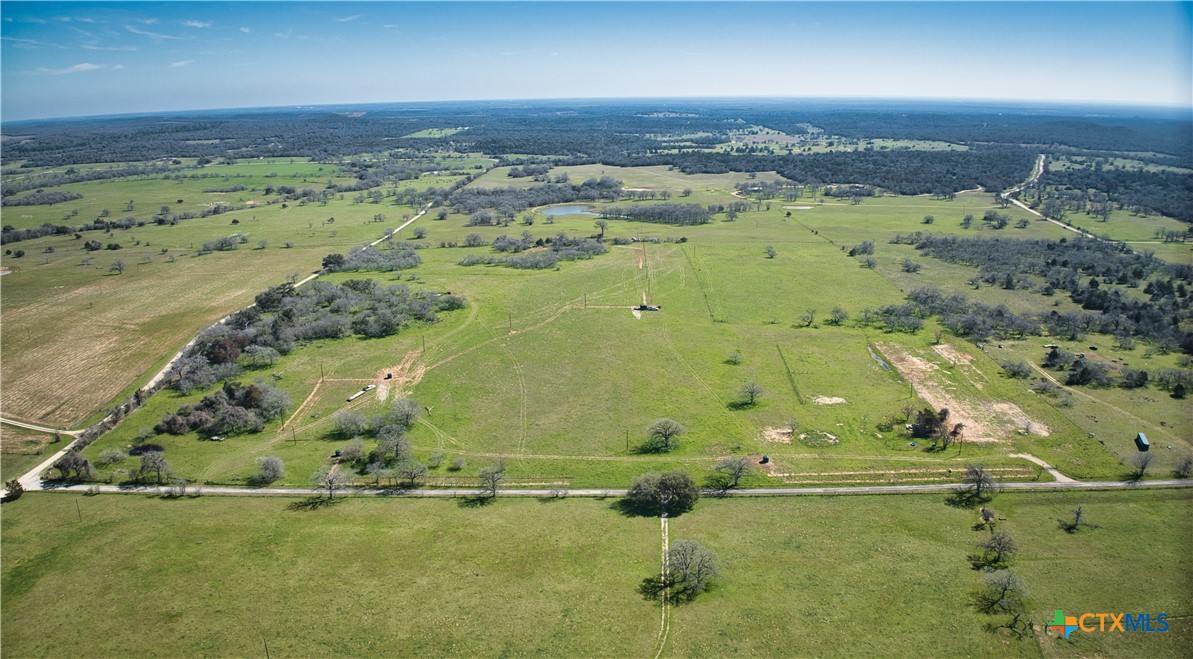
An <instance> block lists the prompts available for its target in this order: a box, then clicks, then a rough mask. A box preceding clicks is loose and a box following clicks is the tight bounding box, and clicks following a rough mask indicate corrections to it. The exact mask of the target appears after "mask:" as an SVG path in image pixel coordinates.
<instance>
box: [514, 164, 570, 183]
mask: <svg viewBox="0 0 1193 659" xmlns="http://www.w3.org/2000/svg"><path fill="white" fill-rule="evenodd" d="M550 171H551V165H548V164H531V165H523V166H521V167H510V169H509V172H507V173H506V176H509V177H510V178H523V177H525V176H533V177H535V178H536V180H537V179H538V177H542V176H546V175H547V173H548V172H550ZM561 182H562V181H561Z"/></svg>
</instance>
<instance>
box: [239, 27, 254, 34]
mask: <svg viewBox="0 0 1193 659" xmlns="http://www.w3.org/2000/svg"><path fill="white" fill-rule="evenodd" d="M240 31H241V32H244V33H245V34H248V33H249V32H252V31H253V28H251V27H242V28H240Z"/></svg>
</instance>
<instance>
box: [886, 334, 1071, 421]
mask: <svg viewBox="0 0 1193 659" xmlns="http://www.w3.org/2000/svg"><path fill="white" fill-rule="evenodd" d="M938 347H939V346H938ZM878 349H879V350H881V351H882V354H883V355H885V356H886V359H887V361H889V362H890V363H891V365H892V366H894V367H895V368H896V369H898V371H899V373H900V374H901V375H903V377H905V378H907V381H908V382H910V383H911V385H912V387H914V388H915V392H916V393H917V394H918V395H919V396H920V398H923V399H924V401H925V402H926V403H928V404H929V405H931V406H932V407H935V408H937V409H940V408H944V407H947V408H949V420H950V421H951V422H953V423H963V424H965V441H967V442H997V441H1001V440H1004V439H1007V438H1009V437H1010V436H1011V435H1012V434H1014V433H1022V432H1027V433H1029V434H1033V435H1039V436H1041V437H1047V436H1048V435H1049V433H1050V432H1051V431H1050V429H1049V428H1048V426H1046V425H1044V424H1043V423H1040V422H1038V421H1035V420H1033V419H1031V418H1030V417H1028V416H1027V413H1026V412H1024V411H1023V410H1022V409H1021V408H1020V407H1019V406H1018V405H1015V404H1014V403H1010V402H1007V401H989V400H985V401H973V400H962V399H960V398H958V397H957V396H955V395H954V393H953V392H951V391H950V390H949V389H948V388H947V387H946V386H945V383H944V381H943V380H944V378H943V374H942V373H941V371H940V368H939V367H938V366H936V364H933V363H932V362H930V361H928V360H926V359H924V358H922V357H917V356H915V355H912V354H911V353H910V352H908V351H907V349H906V348H904V347H903V346H901V345H898V344H895V343H882V344H879V345H878ZM938 352H939V351H938ZM954 352H956V351H955V349H954ZM942 356H945V355H943V353H942ZM945 358H946V359H948V357H947V356H945ZM971 359H972V358H971ZM950 361H951V360H950Z"/></svg>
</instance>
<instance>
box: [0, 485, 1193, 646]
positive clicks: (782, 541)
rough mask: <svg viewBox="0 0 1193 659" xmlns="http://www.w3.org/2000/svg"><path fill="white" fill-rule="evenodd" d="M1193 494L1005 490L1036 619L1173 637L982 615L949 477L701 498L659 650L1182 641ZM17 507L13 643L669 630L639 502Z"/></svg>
mask: <svg viewBox="0 0 1193 659" xmlns="http://www.w3.org/2000/svg"><path fill="white" fill-rule="evenodd" d="M1191 496H1193V495H1191V494H1190V493H1188V492H1185V491H1121V492H1088V493H1004V494H1002V495H999V496H998V497H996V498H995V500H994V501H993V503H992V504H991V507H992V508H993V509H994V510H996V511H997V513H998V514H999V516H1001V517H1005V518H1007V519H1006V520H1005V521H1002V522H1000V523H999V527H998V528H999V529H1000V530H1004V531H1006V532H1007V533H1009V534H1010V535H1011V536H1012V537H1013V538H1014V539H1015V541H1016V543H1017V545H1018V546H1019V553H1018V554H1017V555H1016V556H1014V557H1013V558H1012V559H1011V560H1010V563H1009V567H1010V569H1011V570H1012V571H1013V572H1015V573H1016V574H1017V575H1019V577H1020V578H1021V579H1022V581H1023V582H1024V584H1025V586H1026V588H1027V591H1028V596H1029V598H1028V612H1029V613H1028V618H1029V620H1030V621H1031V622H1033V623H1035V624H1036V626H1037V628H1042V626H1043V625H1044V624H1045V623H1047V622H1048V621H1050V620H1051V618H1052V612H1053V611H1054V610H1055V609H1063V610H1064V611H1065V613H1066V614H1070V615H1072V614H1080V613H1083V612H1115V613H1119V612H1127V613H1132V614H1134V613H1151V614H1153V615H1154V614H1158V613H1168V614H1169V616H1170V618H1169V624H1170V628H1169V631H1167V632H1165V633H1152V634H1146V633H1126V634H1121V633H1114V634H1091V633H1074V634H1073V635H1072V637H1071V638H1070V639H1069V640H1068V641H1065V640H1063V639H1058V638H1056V637H1054V636H1045V635H1043V633H1042V632H1037V633H1036V634H1035V635H1033V636H1029V637H1028V638H1026V639H1023V640H1017V639H1014V638H1012V637H1010V636H1009V635H1007V634H1006V633H1005V631H999V630H993V631H992V630H988V629H987V628H986V625H987V624H988V623H995V624H997V623H1000V622H1003V619H1002V618H999V617H996V616H987V615H985V614H981V613H979V612H977V611H976V610H975V609H974V608H973V606H972V604H971V601H972V600H971V597H972V593H973V592H974V591H975V589H976V588H977V585H978V583H979V581H980V578H981V573H980V572H977V571H974V570H973V569H971V567H970V562H969V560H968V556H969V555H970V554H971V553H972V552H973V551H974V550H975V547H974V543H976V542H978V541H979V540H981V539H982V538H983V537H985V536H986V535H987V533H988V532H987V531H979V530H975V529H973V528H972V527H973V524H974V523H975V522H976V519H977V514H976V512H975V511H974V510H969V509H960V508H953V507H949V506H947V505H945V503H944V502H943V497H941V496H940V495H902V496H894V497H891V496H887V497H877V496H850V497H823V498H821V497H799V498H782V499H781V498H774V499H766V498H756V499H740V498H730V499H723V500H717V499H705V500H703V501H701V502H700V503H699V504H698V505H697V507H696V508H695V510H693V511H691V512H689V513H685V514H683V515H680V516H677V517H673V518H672V519H671V520H670V533H669V536H670V540H671V542H672V544H674V543H675V542H676V541H677V540H681V539H689V540H696V541H698V542H700V543H702V544H704V545H705V546H707V547H709V548H710V549H712V550H713V551H714V552H716V554H717V555H718V558H719V566H720V571H721V573H722V577H721V579H720V581H719V582H718V584H717V586H716V587H715V588H714V589H713V590H712V591H711V592H709V593H706V594H704V595H701V596H700V597H699V598H698V599H696V600H695V601H693V602H689V603H683V604H680V605H678V606H674V607H672V608H671V609H670V628H669V632H668V634H667V642H666V646H665V647H664V649H663V655H664V656H742V655H764V656H776V655H778V656H821V655H833V654H840V653H847V654H849V655H850V656H911V655H918V654H921V653H922V652H923V648H925V647H930V648H932V654H933V655H936V656H1009V655H1023V656H1056V655H1057V654H1066V655H1067V654H1080V655H1083V656H1158V657H1166V656H1174V657H1176V656H1183V655H1184V653H1185V652H1186V649H1187V648H1188V647H1189V644H1190V643H1191V642H1193V625H1190V623H1189V620H1190V619H1189V617H1188V616H1189V611H1190V609H1191V608H1193V596H1191V595H1190V591H1189V589H1188V588H1187V584H1188V583H1189V579H1190V577H1191V571H1193V565H1191V564H1190V559H1189V554H1188V547H1189V544H1188V543H1189V538H1190V536H1191V534H1193V522H1190V518H1189V517H1188V515H1187V511H1188V509H1189V505H1190V503H1191V502H1193V499H1191ZM76 506H77V507H76ZM1077 506H1081V507H1082V508H1083V511H1084V513H1085V516H1086V519H1087V520H1089V521H1091V522H1094V523H1096V524H1098V525H1100V527H1099V528H1097V529H1088V528H1087V529H1082V530H1081V531H1079V532H1077V533H1075V534H1068V533H1065V532H1064V531H1062V530H1060V529H1059V528H1058V525H1057V521H1056V520H1057V518H1068V517H1071V512H1070V511H1071V510H1072V509H1073V508H1076V507H1077ZM4 512H5V514H4V516H3V519H2V520H0V524H2V527H0V529H2V530H3V536H4V543H5V544H4V549H5V560H4V563H3V567H2V568H0V575H2V579H3V581H2V586H3V588H2V590H0V592H2V597H3V601H2V604H3V607H2V611H3V612H2V614H0V615H2V616H3V617H2V621H3V623H4V624H3V627H2V630H3V631H2V636H0V642H2V644H3V648H4V651H5V653H6V654H7V655H11V656H57V655H61V654H66V653H69V652H78V651H79V650H80V648H81V649H83V651H84V652H85V653H86V654H89V655H110V654H130V653H135V654H161V655H166V656H177V655H196V654H206V655H218V656H229V655H235V656H241V655H247V654H253V653H264V645H265V644H266V643H268V645H269V650H270V653H271V656H295V655H302V656H310V655H319V656H326V655H358V654H364V653H383V654H384V653H394V652H397V653H399V654H406V653H410V654H419V655H430V656H477V655H489V654H502V655H534V656H543V655H547V656H578V655H583V656H642V655H646V654H651V653H653V652H655V651H656V647H657V646H656V641H657V638H658V635H659V631H660V627H659V614H660V607H659V603H658V600H657V599H650V598H646V597H644V596H642V595H640V594H639V592H638V586H639V584H640V583H641V582H642V580H643V579H645V578H647V577H651V576H653V575H655V574H657V572H658V569H659V549H660V533H659V522H658V520H657V518H654V517H626V516H624V515H623V514H622V513H620V512H619V511H618V509H617V506H616V504H615V502H613V501H612V500H595V499H590V500H583V499H565V500H533V499H504V498H500V497H499V498H498V500H497V501H495V502H493V503H491V504H489V505H484V506H473V505H461V501H460V500H451V499H449V500H384V499H347V500H344V501H342V502H341V503H339V504H337V505H334V506H330V507H324V508H319V509H315V510H297V509H295V508H294V506H293V502H292V500H289V499H280V498H276V499H275V498H261V499H248V498H237V499H231V498H218V497H201V498H197V499H196V498H186V499H181V500H162V499H157V498H152V497H144V496H140V495H133V496H100V497H83V496H75V495H68V494H36V493H35V494H27V495H26V496H25V497H24V498H23V499H21V500H20V501H19V502H17V503H15V504H11V505H6V506H5V510H4ZM80 518H81V520H80ZM150 538H151V539H152V540H148V539H150ZM1141 539H1146V540H1145V541H1141ZM365 630H367V631H365Z"/></svg>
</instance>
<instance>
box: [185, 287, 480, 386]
mask: <svg viewBox="0 0 1193 659" xmlns="http://www.w3.org/2000/svg"><path fill="white" fill-rule="evenodd" d="M466 304H467V303H466V301H465V300H464V298H462V297H460V296H457V295H450V294H440V293H432V292H429V291H425V290H421V291H412V290H410V289H409V288H407V287H406V286H403V285H400V284H392V285H389V286H385V285H382V284H381V283H379V282H377V281H376V280H372V279H350V280H348V281H346V282H344V283H342V284H331V283H328V282H323V281H312V282H310V284H308V285H306V286H303V287H302V288H295V287H294V286H293V285H291V284H281V285H279V286H274V287H271V288H269V289H267V290H266V291H264V292H262V293H260V294H259V295H257V298H256V305H255V306H252V307H249V308H247V309H242V310H240V311H238V312H236V313H234V314H232V316H230V317H229V318H228V320H227V322H225V323H222V324H217V325H215V326H213V327H210V328H208V329H206V330H204V331H203V332H201V333H200V334H199V336H198V337H197V338H196V339H195V342H194V343H193V344H192V345H191V346H190V347H189V348H187V350H186V352H184V353H183V356H182V357H181V358H180V359H179V360H178V362H177V363H176V364H175V365H174V367H173V368H172V369H171V370H170V373H169V375H168V381H169V382H170V386H171V387H172V388H174V389H177V390H178V391H180V392H182V393H183V394H186V393H189V392H191V391H194V390H196V389H205V388H207V387H210V386H211V385H213V384H215V383H216V382H218V381H220V380H225V379H228V378H231V377H235V376H236V375H238V374H239V373H241V372H243V370H244V368H249V367H259V366H262V365H264V364H267V363H272V360H273V359H276V358H277V357H278V356H279V355H285V354H288V353H290V352H292V351H293V350H295V349H296V348H297V347H298V346H299V345H300V344H301V343H303V342H306V341H313V340H317V339H337V338H342V337H346V336H350V335H357V336H362V337H367V338H379V337H384V336H390V335H392V334H395V333H397V332H399V331H401V330H402V329H403V328H404V327H406V326H408V325H409V324H411V323H414V322H425V323H431V322H435V320H436V318H437V313H439V312H444V311H452V310H455V309H460V308H462V307H464V306H465V305H466Z"/></svg>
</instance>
